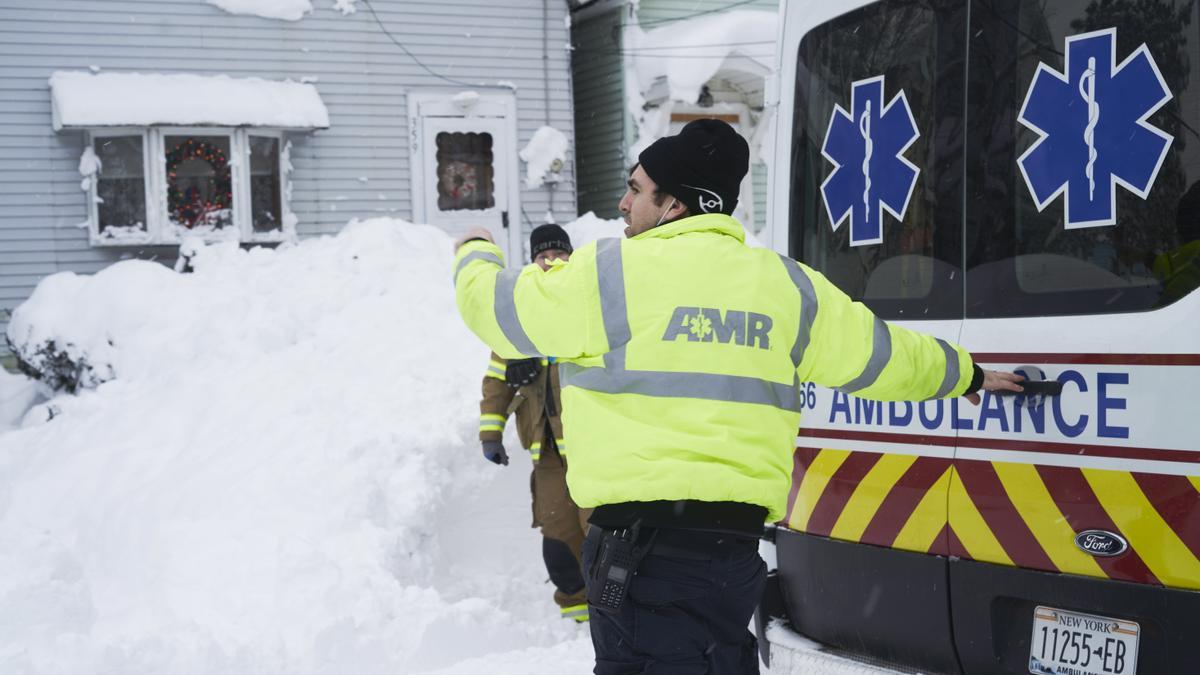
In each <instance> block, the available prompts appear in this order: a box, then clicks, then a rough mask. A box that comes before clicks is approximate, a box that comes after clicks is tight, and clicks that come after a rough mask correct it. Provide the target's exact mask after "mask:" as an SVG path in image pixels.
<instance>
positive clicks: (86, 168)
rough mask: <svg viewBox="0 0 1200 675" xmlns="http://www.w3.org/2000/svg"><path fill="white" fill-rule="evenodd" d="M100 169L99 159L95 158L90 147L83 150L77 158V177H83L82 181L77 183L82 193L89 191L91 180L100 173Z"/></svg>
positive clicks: (94, 153)
mask: <svg viewBox="0 0 1200 675" xmlns="http://www.w3.org/2000/svg"><path fill="white" fill-rule="evenodd" d="M101 168H103V167H102V166H101V162H100V158H99V157H97V156H96V151H95V150H94V149H93V148H92V146H90V145H89V146H87V147H86V148H84V149H83V154H82V155H80V156H79V175H80V176H83V180H82V181H80V182H79V189H80V190H83V191H84V192H87V191H88V190H91V189H92V180H93V179H94V178H95V177H96V174H98V173H100V169H101Z"/></svg>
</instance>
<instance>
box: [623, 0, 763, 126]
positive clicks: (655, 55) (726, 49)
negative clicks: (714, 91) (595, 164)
mask: <svg viewBox="0 0 1200 675" xmlns="http://www.w3.org/2000/svg"><path fill="white" fill-rule="evenodd" d="M778 18H779V17H778V15H777V14H776V13H775V12H763V11H757V10H745V9H743V10H733V11H729V12H721V13H719V14H708V15H704V16H698V17H695V18H692V19H687V20H685V21H676V22H671V23H670V24H668V25H665V26H663V27H661V28H652V29H650V30H643V29H642V28H641V27H640V26H638V25H637V24H633V25H631V26H630V27H629V28H628V29H627V30H626V33H625V41H626V48H627V50H628V51H629V52H630V53H632V54H633V55H634V56H633V65H634V69H635V75H636V76H637V82H638V89H639V91H641V92H643V93H645V92H646V91H649V89H650V87H651V85H653V84H654V81H655V80H657V79H658V78H660V77H665V78H666V79H667V84H668V85H669V86H670V91H671V98H672V99H673V100H676V101H687V102H689V103H690V102H694V101H695V100H696V99H697V98H699V96H700V88H701V87H702V86H704V83H705V82H708V81H709V80H710V79H712V77H713V76H714V75H716V74H717V72H718V71H720V70H721V67H722V66H723V65H725V61H726V59H730V58H732V57H736V56H744V57H746V58H749V59H751V60H752V61H754V62H756V63H757V64H759V65H760V66H761V67H762V68H765V69H767V70H772V69H773V68H774V61H775V46H774V41H775V38H776V35H777V33H778V28H777V27H776V26H777V23H778Z"/></svg>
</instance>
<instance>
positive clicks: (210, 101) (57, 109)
mask: <svg viewBox="0 0 1200 675" xmlns="http://www.w3.org/2000/svg"><path fill="white" fill-rule="evenodd" d="M50 100H51V104H52V109H53V113H54V114H53V124H54V128H55V129H56V130H57V129H62V128H63V127H101V126H150V125H152V124H178V125H206V124H207V125H216V126H231V127H235V126H263V127H277V128H285V129H326V128H328V127H329V111H328V110H326V108H325V104H324V102H322V101H321V95H320V94H318V93H317V88H316V87H314V86H313V85H311V84H301V83H299V82H274V81H271V80H263V79H260V78H257V77H246V78H233V77H229V76H228V75H192V74H187V73H176V74H160V73H90V72H76V71H58V72H55V73H54V74H53V75H51V76H50ZM83 170H84V167H83V165H82V164H81V165H80V172H81V173H82V172H83Z"/></svg>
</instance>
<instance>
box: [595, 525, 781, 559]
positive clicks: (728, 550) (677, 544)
mask: <svg viewBox="0 0 1200 675" xmlns="http://www.w3.org/2000/svg"><path fill="white" fill-rule="evenodd" d="M604 531H605V530H604V529H601V528H599V527H596V526H592V527H591V528H589V530H588V536H589V537H600V536H601V535H602V533H603V532H604ZM638 540H639V541H640V542H643V544H644V543H645V542H649V549H648V550H647V551H646V554H647V555H654V556H662V557H664V558H683V559H686V560H723V559H726V558H732V557H734V556H737V555H746V554H749V553H756V552H757V551H758V539H756V538H754V537H750V536H742V535H736V534H729V533H725V532H710V531H705V530H677V529H671V528H652V527H642V529H641V533H640V536H639V537H638Z"/></svg>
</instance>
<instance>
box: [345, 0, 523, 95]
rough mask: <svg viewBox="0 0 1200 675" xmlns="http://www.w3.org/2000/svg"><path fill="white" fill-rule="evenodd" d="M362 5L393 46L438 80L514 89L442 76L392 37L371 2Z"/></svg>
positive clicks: (462, 85)
mask: <svg viewBox="0 0 1200 675" xmlns="http://www.w3.org/2000/svg"><path fill="white" fill-rule="evenodd" d="M362 3H363V4H364V5H366V6H367V9H368V10H370V12H371V16H372V17H374V19H375V23H376V24H377V25H378V26H379V30H380V31H382V32H383V34H384V35H386V36H387V38H388V39H389V40H391V41H392V44H394V45H396V46H397V47H399V48H400V49H401V50H402V51H403V52H404V53H405V54H406V55H407V56H408V58H410V59H412V61H413V63H416V64H417V65H418V66H420V67H421V69H422V70H424V71H425V72H427V73H429V74H430V75H432V76H433V77H436V78H437V79H439V80H442V81H443V82H449V83H450V84H453V85H455V86H459V87H476V88H480V89H485V88H486V89H512V87H510V86H505V85H502V84H484V83H481V82H464V81H463V80H457V79H455V78H452V77H447V76H446V75H442V74H441V73H439V72H437V71H435V70H434V69H432V68H430V67H429V66H427V65H425V62H424V61H422V60H421V59H419V58H417V55H416V54H414V53H412V51H411V50H409V48H408V47H405V46H404V43H402V42H400V40H398V39H396V36H395V35H392V32H391V31H389V30H388V29H387V26H385V25H383V20H382V19H380V18H379V14H378V13H377V12H376V11H375V6H374V5H373V4H372V3H371V0H362Z"/></svg>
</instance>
